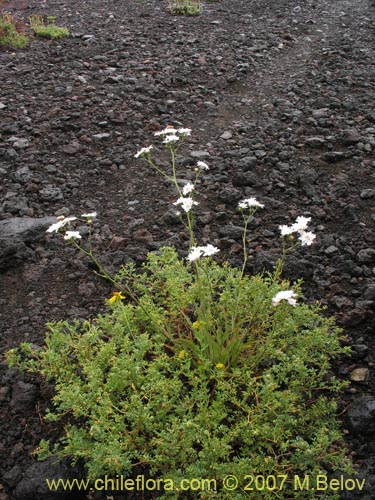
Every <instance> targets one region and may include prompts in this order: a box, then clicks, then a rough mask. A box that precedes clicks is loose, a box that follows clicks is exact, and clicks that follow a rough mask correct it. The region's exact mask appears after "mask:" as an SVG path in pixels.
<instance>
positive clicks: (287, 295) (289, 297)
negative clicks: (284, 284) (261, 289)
mask: <svg viewBox="0 0 375 500" xmlns="http://www.w3.org/2000/svg"><path fill="white" fill-rule="evenodd" d="M295 297H297V294H296V292H293V290H283V291H281V292H278V293H277V294H276V295H275V296H274V298H273V299H272V304H273V305H274V306H277V305H279V303H280V302H281V301H282V300H286V301H287V302H288V304H290V305H291V306H293V307H295V306H296V304H297V300H296V298H295Z"/></svg>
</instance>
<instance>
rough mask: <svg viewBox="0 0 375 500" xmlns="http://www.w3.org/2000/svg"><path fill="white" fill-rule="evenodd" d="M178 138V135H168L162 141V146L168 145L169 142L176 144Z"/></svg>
mask: <svg viewBox="0 0 375 500" xmlns="http://www.w3.org/2000/svg"><path fill="white" fill-rule="evenodd" d="M179 140H180V138H179V137H178V135H175V134H173V135H172V134H168V135H167V136H166V137H165V139H164V141H163V144H170V143H171V142H177V141H179Z"/></svg>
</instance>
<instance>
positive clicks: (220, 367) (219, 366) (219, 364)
mask: <svg viewBox="0 0 375 500" xmlns="http://www.w3.org/2000/svg"><path fill="white" fill-rule="evenodd" d="M215 368H217V369H218V370H225V365H223V363H217V364H216V366H215Z"/></svg>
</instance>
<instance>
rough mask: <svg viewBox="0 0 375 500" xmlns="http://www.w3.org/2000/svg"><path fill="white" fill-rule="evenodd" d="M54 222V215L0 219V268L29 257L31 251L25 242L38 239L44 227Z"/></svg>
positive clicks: (6, 267) (8, 266)
mask: <svg viewBox="0 0 375 500" xmlns="http://www.w3.org/2000/svg"><path fill="white" fill-rule="evenodd" d="M55 222H56V218H55V217H43V218H41V219H33V218H31V217H14V218H12V219H5V220H3V221H0V270H5V269H8V268H10V267H13V266H16V265H18V264H19V263H20V262H22V261H24V260H26V259H28V258H30V257H31V256H32V255H33V251H32V250H31V249H30V248H29V247H28V246H27V244H28V243H31V242H33V241H38V240H40V239H41V238H42V237H43V236H44V234H45V231H46V229H48V227H49V226H50V225H52V224H53V223H55Z"/></svg>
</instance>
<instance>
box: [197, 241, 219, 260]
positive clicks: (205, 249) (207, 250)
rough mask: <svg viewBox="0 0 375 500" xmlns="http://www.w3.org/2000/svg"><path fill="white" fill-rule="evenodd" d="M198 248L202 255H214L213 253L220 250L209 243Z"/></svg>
mask: <svg viewBox="0 0 375 500" xmlns="http://www.w3.org/2000/svg"><path fill="white" fill-rule="evenodd" d="M200 248H201V250H202V252H203V256H204V257H210V256H211V255H215V253H218V252H220V250H219V248H217V247H214V246H213V245H211V243H208V245H206V246H205V247H200Z"/></svg>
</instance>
